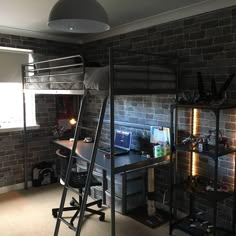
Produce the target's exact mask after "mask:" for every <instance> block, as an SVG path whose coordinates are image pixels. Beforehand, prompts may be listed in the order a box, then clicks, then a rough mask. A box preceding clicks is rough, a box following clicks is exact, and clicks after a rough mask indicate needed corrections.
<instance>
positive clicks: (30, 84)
mask: <svg viewBox="0 0 236 236" xmlns="http://www.w3.org/2000/svg"><path fill="white" fill-rule="evenodd" d="M83 78H84V76H83V72H82V71H81V69H79V68H72V69H67V70H64V71H60V72H59V73H57V74H53V75H50V74H36V75H33V76H30V77H27V79H26V81H25V88H26V89H35V90H82V89H84V84H83Z"/></svg>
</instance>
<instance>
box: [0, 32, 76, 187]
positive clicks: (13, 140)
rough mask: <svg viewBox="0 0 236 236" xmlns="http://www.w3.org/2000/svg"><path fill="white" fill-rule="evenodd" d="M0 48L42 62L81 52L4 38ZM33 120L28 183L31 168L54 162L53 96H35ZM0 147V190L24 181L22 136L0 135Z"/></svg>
mask: <svg viewBox="0 0 236 236" xmlns="http://www.w3.org/2000/svg"><path fill="white" fill-rule="evenodd" d="M0 46H5V47H14V48H25V49H32V50H34V53H35V55H36V57H37V56H40V57H41V58H43V57H45V58H47V57H48V56H55V57H56V56H63V55H74V54H76V53H78V52H79V51H80V47H79V45H74V44H68V43H60V42H54V41H51V40H42V39H35V38H30V37H22V36H14V35H5V34H0ZM22 105H23V104H22ZM36 119H37V122H38V124H39V125H40V128H39V129H36V130H28V132H27V138H28V159H27V162H28V176H29V179H31V171H32V166H33V165H34V164H36V163H38V162H41V161H48V160H54V159H55V147H54V146H52V143H51V141H52V140H53V137H52V133H51V130H52V127H53V126H54V125H55V124H56V103H55V96H53V95H37V96H36ZM0 147H1V151H0V187H2V186H8V185H12V184H18V183H22V182H23V181H24V168H23V163H24V160H23V132H22V131H17V132H4V133H0Z"/></svg>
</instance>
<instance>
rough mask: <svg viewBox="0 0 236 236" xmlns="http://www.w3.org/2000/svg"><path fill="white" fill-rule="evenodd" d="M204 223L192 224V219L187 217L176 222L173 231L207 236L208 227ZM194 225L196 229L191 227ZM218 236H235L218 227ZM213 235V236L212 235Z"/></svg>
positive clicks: (194, 235)
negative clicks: (177, 230)
mask: <svg viewBox="0 0 236 236" xmlns="http://www.w3.org/2000/svg"><path fill="white" fill-rule="evenodd" d="M202 222H203V221H197V222H192V221H191V218H190V217H185V218H183V219H181V220H178V221H176V222H175V223H174V224H173V225H172V227H173V229H179V230H182V231H184V232H185V233H187V234H190V235H192V236H205V235H206V226H205V227H204V226H202V224H201V223H202ZM191 224H194V225H196V227H191V226H190V225H191ZM216 233H217V236H234V234H233V233H232V232H231V231H229V230H226V229H223V228H219V227H216ZM212 235H213V234H212Z"/></svg>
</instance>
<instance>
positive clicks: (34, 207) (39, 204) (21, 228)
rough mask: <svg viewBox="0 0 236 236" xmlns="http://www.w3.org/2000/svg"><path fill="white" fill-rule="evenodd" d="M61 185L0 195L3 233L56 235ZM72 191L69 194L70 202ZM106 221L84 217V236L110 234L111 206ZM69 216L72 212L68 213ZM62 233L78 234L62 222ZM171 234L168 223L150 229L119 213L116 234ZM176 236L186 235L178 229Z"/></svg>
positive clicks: (8, 235)
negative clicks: (56, 214)
mask: <svg viewBox="0 0 236 236" xmlns="http://www.w3.org/2000/svg"><path fill="white" fill-rule="evenodd" d="M61 192H62V187H61V186H60V185H57V184H54V185H48V186H44V187H38V188H31V189H29V190H21V191H13V192H9V193H5V194H1V195H0V235H1V236H53V232H54V228H55V223H56V220H55V219H54V218H53V217H52V214H51V209H52V208H53V207H58V206H59V202H60V198H61ZM72 195H74V194H73V193H69V194H68V198H67V202H69V201H70V199H71V196H72ZM103 210H104V211H105V213H106V221H105V222H100V221H99V220H98V216H95V215H92V216H91V215H90V216H86V217H85V221H84V224H83V228H82V231H81V236H110V228H111V227H110V221H111V218H110V209H109V208H105V207H104V209H103ZM67 214H68V216H69V215H70V214H69V213H67ZM59 235H60V236H73V235H75V234H74V232H73V231H72V230H70V229H69V228H68V227H67V226H65V225H64V224H63V223H61V227H60V234H59ZM125 235H128V236H144V235H145V236H154V235H155V236H168V224H166V225H163V226H161V227H159V228H156V229H151V228H149V227H147V226H145V225H143V224H140V223H139V222H137V221H135V220H133V219H131V218H129V217H126V216H123V215H121V214H118V213H116V236H125ZM176 235H177V236H182V235H185V234H183V233H180V232H179V233H178V232H177V233H176Z"/></svg>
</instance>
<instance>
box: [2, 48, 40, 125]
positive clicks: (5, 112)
mask: <svg viewBox="0 0 236 236" xmlns="http://www.w3.org/2000/svg"><path fill="white" fill-rule="evenodd" d="M32 61H33V57H32V51H31V50H24V49H16V48H6V47H0V129H8V128H22V127H23V94H22V76H21V65H22V64H24V63H29V62H32ZM25 99H26V119H27V120H26V124H27V126H36V125H37V124H36V117H35V96H34V94H26V96H25Z"/></svg>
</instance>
